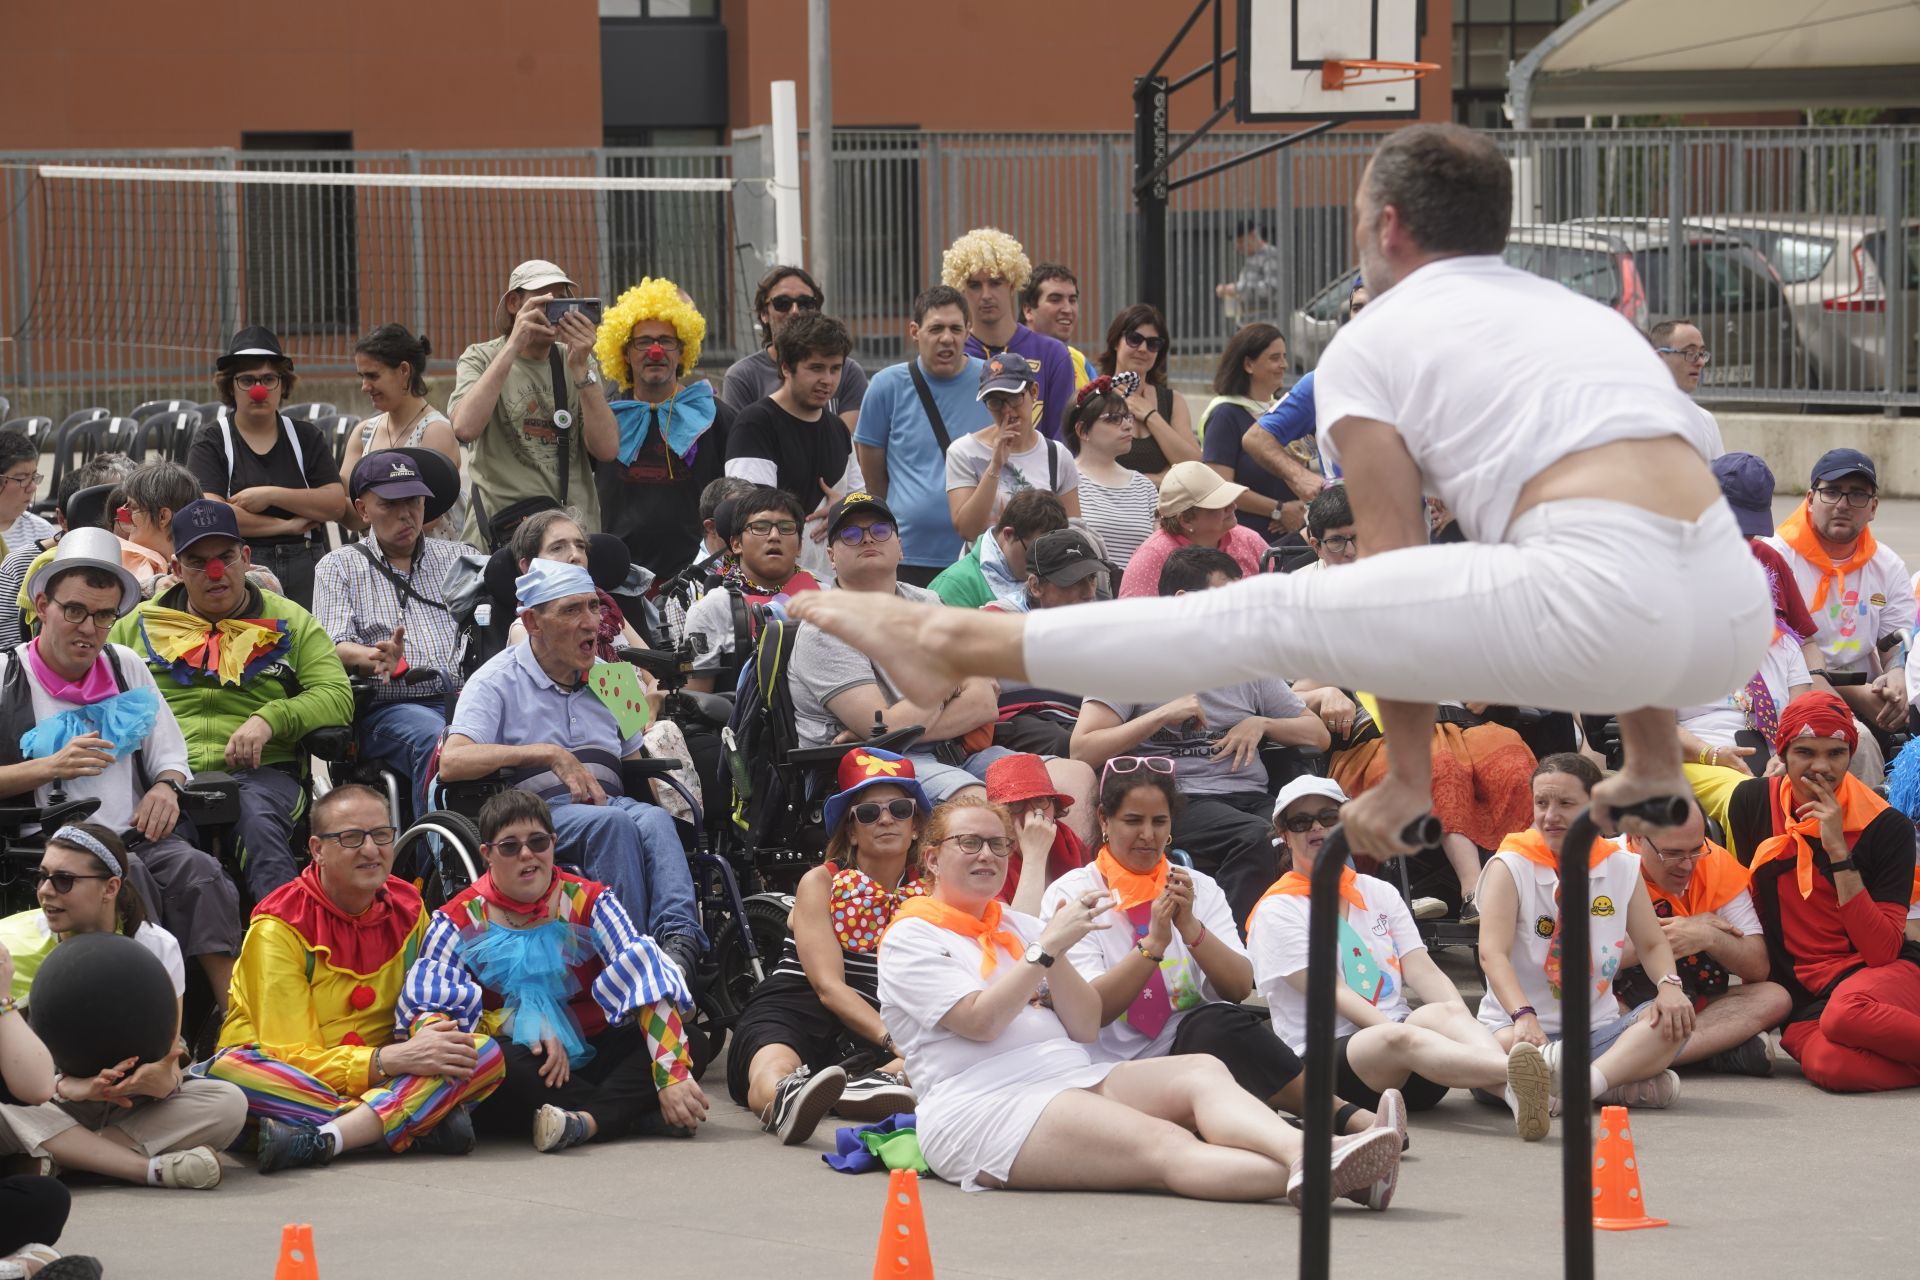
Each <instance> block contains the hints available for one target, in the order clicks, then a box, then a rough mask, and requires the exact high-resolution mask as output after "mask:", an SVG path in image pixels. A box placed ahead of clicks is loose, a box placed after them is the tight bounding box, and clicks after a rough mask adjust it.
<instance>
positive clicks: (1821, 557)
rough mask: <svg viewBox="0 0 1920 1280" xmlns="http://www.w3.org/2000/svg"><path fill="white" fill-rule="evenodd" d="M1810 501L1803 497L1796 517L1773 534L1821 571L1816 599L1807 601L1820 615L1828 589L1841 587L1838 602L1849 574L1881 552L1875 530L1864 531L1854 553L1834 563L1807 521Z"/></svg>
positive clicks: (1837, 595) (1786, 520) (1814, 591)
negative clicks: (1874, 554)
mask: <svg viewBox="0 0 1920 1280" xmlns="http://www.w3.org/2000/svg"><path fill="white" fill-rule="evenodd" d="M1810 501H1811V499H1808V498H1802V499H1801V500H1800V505H1799V506H1798V507H1796V508H1794V511H1793V514H1792V515H1790V516H1788V517H1787V518H1786V519H1785V520H1782V521H1781V522H1780V527H1779V528H1778V529H1776V530H1774V532H1775V533H1777V534H1779V535H1780V541H1782V542H1784V543H1786V544H1787V545H1788V546H1789V547H1792V548H1793V549H1794V550H1795V551H1797V552H1799V553H1800V555H1801V556H1802V557H1804V558H1805V559H1806V561H1807V563H1808V564H1810V565H1812V566H1813V567H1814V568H1816V569H1819V570H1821V577H1820V585H1819V586H1817V587H1815V588H1814V589H1813V598H1812V599H1810V600H1808V601H1807V611H1808V612H1809V613H1818V612H1819V611H1820V606H1821V605H1823V604H1825V603H1826V600H1827V588H1828V587H1829V586H1833V587H1837V588H1838V590H1836V591H1835V592H1834V597H1835V599H1836V600H1837V599H1838V598H1839V597H1840V596H1841V595H1843V594H1845V592H1846V587H1847V575H1848V574H1850V573H1852V572H1853V571H1854V570H1856V569H1858V568H1860V566H1862V565H1864V564H1865V563H1866V562H1867V561H1869V560H1871V559H1873V553H1874V552H1876V551H1878V550H1879V549H1880V544H1879V543H1878V542H1877V541H1875V540H1874V536H1873V530H1871V529H1862V530H1861V531H1860V540H1859V541H1858V542H1856V543H1854V544H1853V554H1852V555H1850V556H1848V557H1847V558H1846V559H1845V560H1835V559H1834V558H1833V557H1832V556H1830V555H1828V554H1827V549H1826V548H1825V547H1823V546H1821V545H1820V536H1819V535H1818V534H1816V533H1815V532H1814V531H1813V524H1812V522H1810V521H1809V520H1808V519H1807V503H1808V502H1810Z"/></svg>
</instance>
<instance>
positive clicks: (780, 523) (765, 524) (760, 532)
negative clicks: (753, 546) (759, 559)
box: [746, 520, 800, 538]
mask: <svg viewBox="0 0 1920 1280" xmlns="http://www.w3.org/2000/svg"><path fill="white" fill-rule="evenodd" d="M746 530H747V532H748V533H750V534H752V535H753V536H754V537H756V538H764V537H767V536H768V535H769V534H775V533H777V534H779V535H780V536H781V537H783V538H791V537H792V536H793V535H794V534H796V533H799V532H800V524H799V522H798V521H796V520H749V521H748V522H747V524H746Z"/></svg>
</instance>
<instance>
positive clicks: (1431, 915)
mask: <svg viewBox="0 0 1920 1280" xmlns="http://www.w3.org/2000/svg"><path fill="white" fill-rule="evenodd" d="M1446 915H1447V904H1446V903H1445V902H1443V901H1441V900H1440V899H1439V898H1415V899H1414V900H1413V918H1414V919H1415V920H1444V919H1445V918H1446Z"/></svg>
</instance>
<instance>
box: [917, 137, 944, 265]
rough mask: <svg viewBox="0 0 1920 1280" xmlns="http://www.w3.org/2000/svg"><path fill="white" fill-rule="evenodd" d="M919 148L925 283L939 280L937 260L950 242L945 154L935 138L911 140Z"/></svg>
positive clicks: (938, 261)
mask: <svg viewBox="0 0 1920 1280" xmlns="http://www.w3.org/2000/svg"><path fill="white" fill-rule="evenodd" d="M914 142H915V144H916V145H918V146H919V148H920V172H921V173H922V174H924V175H925V176H926V182H927V202H926V208H925V209H924V210H923V212H924V214H925V216H926V220H927V221H926V227H927V238H926V241H925V243H924V244H923V246H922V248H923V249H924V250H925V252H926V257H927V265H926V278H927V280H928V281H929V282H937V281H938V280H939V279H940V258H941V255H942V254H944V253H946V251H947V245H948V243H949V242H950V241H949V238H948V236H947V150H946V147H944V146H943V145H942V144H941V141H940V138H939V135H937V134H935V135H931V136H923V137H919V138H915V139H914Z"/></svg>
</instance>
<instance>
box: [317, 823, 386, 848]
mask: <svg viewBox="0 0 1920 1280" xmlns="http://www.w3.org/2000/svg"><path fill="white" fill-rule="evenodd" d="M396 834H397V833H396V832H395V831H394V829H393V828H392V827H367V828H364V829H363V828H360V827H349V828H347V829H346V830H345V831H322V832H320V838H321V839H322V840H331V841H333V842H334V843H336V844H338V845H339V846H340V847H341V848H342V849H358V848H359V847H360V846H361V845H363V844H365V843H366V842H367V837H369V836H371V837H373V842H374V843H375V844H377V845H379V846H380V847H381V848H383V849H384V848H386V847H387V846H388V845H390V844H392V843H393V837H394V836H395V835H396Z"/></svg>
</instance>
